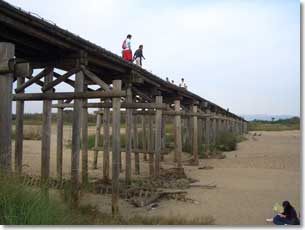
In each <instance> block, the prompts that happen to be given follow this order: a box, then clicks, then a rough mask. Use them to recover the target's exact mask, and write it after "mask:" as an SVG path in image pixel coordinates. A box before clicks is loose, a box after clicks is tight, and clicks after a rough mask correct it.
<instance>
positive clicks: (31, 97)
mask: <svg viewBox="0 0 305 230" xmlns="http://www.w3.org/2000/svg"><path fill="white" fill-rule="evenodd" d="M125 95H126V92H125V91H111V92H103V91H95V92H71V93H70V92H69V93H66V92H64V93H51V92H45V93H20V94H14V95H13V100H14V101H20V100H21V101H41V100H62V99H84V98H112V97H118V98H120V97H124V96H125Z"/></svg>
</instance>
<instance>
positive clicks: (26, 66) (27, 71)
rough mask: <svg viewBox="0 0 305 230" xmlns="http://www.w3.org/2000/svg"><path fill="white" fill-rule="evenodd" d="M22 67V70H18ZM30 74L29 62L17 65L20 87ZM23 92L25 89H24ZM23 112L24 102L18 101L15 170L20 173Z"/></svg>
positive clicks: (16, 73) (16, 72)
mask: <svg viewBox="0 0 305 230" xmlns="http://www.w3.org/2000/svg"><path fill="white" fill-rule="evenodd" d="M17 69H21V71H17ZM29 74H30V65H29V63H21V64H17V65H16V66H15V76H16V77H17V87H20V86H21V85H22V84H23V83H24V80H25V76H28V75H29ZM22 92H23V91H22ZM23 114H24V102H23V101H17V102H16V131H15V134H16V135H15V171H16V172H17V173H18V174H21V173H22V159H23Z"/></svg>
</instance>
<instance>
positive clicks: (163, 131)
mask: <svg viewBox="0 0 305 230" xmlns="http://www.w3.org/2000/svg"><path fill="white" fill-rule="evenodd" d="M162 115H163V114H162ZM165 149H166V119H165V117H164V116H162V127H161V152H163V151H164V150H165ZM163 160H164V155H163V154H161V161H163Z"/></svg>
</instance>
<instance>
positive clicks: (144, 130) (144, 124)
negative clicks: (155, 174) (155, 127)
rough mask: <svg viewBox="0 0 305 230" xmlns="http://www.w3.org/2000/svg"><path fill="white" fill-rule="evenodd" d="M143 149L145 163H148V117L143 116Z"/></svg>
mask: <svg viewBox="0 0 305 230" xmlns="http://www.w3.org/2000/svg"><path fill="white" fill-rule="evenodd" d="M142 145H143V146H142V147H143V153H144V161H147V154H146V153H147V151H148V148H147V137H146V116H145V115H142Z"/></svg>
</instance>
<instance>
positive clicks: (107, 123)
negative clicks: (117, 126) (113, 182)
mask: <svg viewBox="0 0 305 230" xmlns="http://www.w3.org/2000/svg"><path fill="white" fill-rule="evenodd" d="M109 126H110V109H107V108H105V109H104V115H103V134H104V139H103V141H104V143H103V150H104V151H103V179H104V180H105V181H108V180H109V147H110V127H109Z"/></svg>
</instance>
